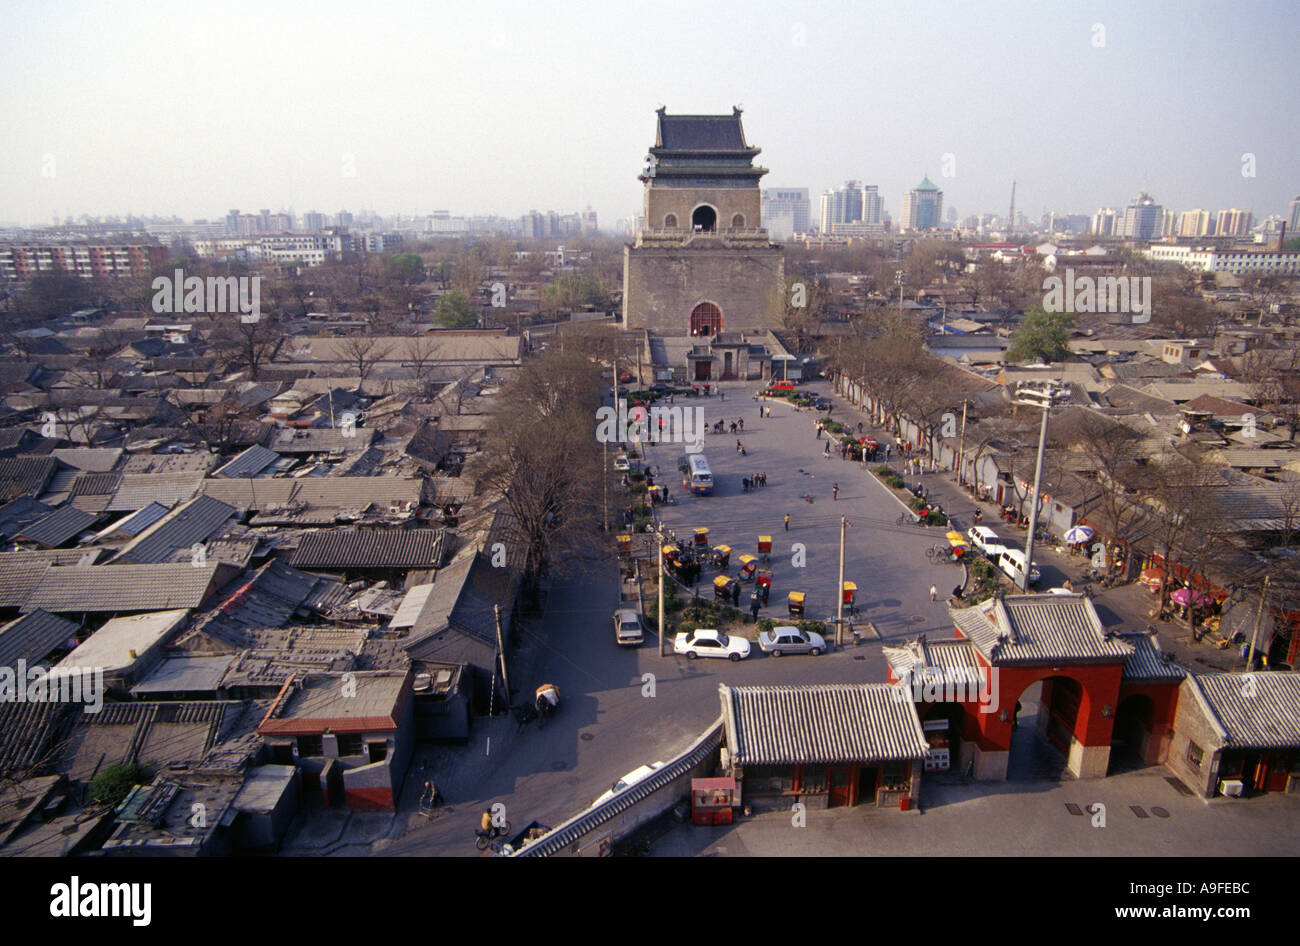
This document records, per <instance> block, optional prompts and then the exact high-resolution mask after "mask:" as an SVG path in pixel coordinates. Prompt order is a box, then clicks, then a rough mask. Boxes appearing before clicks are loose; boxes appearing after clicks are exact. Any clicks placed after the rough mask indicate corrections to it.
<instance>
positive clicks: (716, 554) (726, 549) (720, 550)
mask: <svg viewBox="0 0 1300 946" xmlns="http://www.w3.org/2000/svg"><path fill="white" fill-rule="evenodd" d="M712 562H713V564H714V565H715V566H716V567H718V568H726V567H727V566H728V565H730V564H731V546H730V545H715V546H714V547H713V555H712Z"/></svg>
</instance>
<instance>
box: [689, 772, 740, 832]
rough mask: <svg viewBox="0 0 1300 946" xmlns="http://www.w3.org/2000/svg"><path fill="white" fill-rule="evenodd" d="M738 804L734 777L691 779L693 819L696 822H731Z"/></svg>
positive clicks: (707, 823) (706, 823) (708, 823)
mask: <svg viewBox="0 0 1300 946" xmlns="http://www.w3.org/2000/svg"><path fill="white" fill-rule="evenodd" d="M736 804H737V799H736V780H735V779H734V778H693V779H691V821H692V822H694V823H695V824H704V825H711V824H731V823H732V819H733V817H734V809H735V806H736Z"/></svg>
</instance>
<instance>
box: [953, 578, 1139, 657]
mask: <svg viewBox="0 0 1300 946" xmlns="http://www.w3.org/2000/svg"><path fill="white" fill-rule="evenodd" d="M949 613H950V614H951V615H952V618H953V623H954V624H955V625H956V626H957V629H958V630H959V631H961V632H962V634H963V635H964V636H966V637H969V638H970V639H971V641H972V642H973V643H974V644H975V646H976V647H977V648H978V649H979V651H980V653H981V654H983V655H984V658H985V659H986V660H988V661H989V663H991V664H995V665H997V664H1001V665H1010V664H1042V663H1051V662H1054V661H1067V662H1070V663H1116V662H1120V661H1123V660H1126V659H1128V658H1129V657H1131V656H1132V655H1133V645H1132V644H1130V643H1127V642H1126V641H1125V640H1124V639H1123V638H1122V637H1118V636H1116V635H1113V634H1110V633H1108V632H1107V631H1106V629H1105V628H1104V627H1103V626H1102V623H1101V619H1100V618H1099V617H1098V616H1097V611H1096V609H1094V608H1093V606H1092V601H1091V600H1089V599H1088V598H1086V597H1084V596H1083V595H1045V594H1044V595H1008V596H1007V597H1006V598H1003V599H1001V600H999V599H997V598H992V599H990V600H988V601H985V602H983V603H982V604H978V605H975V606H974V607H970V608H961V609H959V610H953V611H950V612H949Z"/></svg>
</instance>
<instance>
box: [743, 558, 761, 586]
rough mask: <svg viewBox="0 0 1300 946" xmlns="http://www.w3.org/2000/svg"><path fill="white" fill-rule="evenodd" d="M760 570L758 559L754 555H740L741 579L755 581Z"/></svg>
mask: <svg viewBox="0 0 1300 946" xmlns="http://www.w3.org/2000/svg"><path fill="white" fill-rule="evenodd" d="M757 571H758V559H757V558H756V557H755V556H753V555H742V556H740V580H741V581H753V580H754V574H755V573H756V572H757Z"/></svg>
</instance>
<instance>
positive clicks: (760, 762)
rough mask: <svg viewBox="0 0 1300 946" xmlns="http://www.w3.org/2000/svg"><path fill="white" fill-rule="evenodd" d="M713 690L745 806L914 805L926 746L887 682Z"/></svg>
mask: <svg viewBox="0 0 1300 946" xmlns="http://www.w3.org/2000/svg"><path fill="white" fill-rule="evenodd" d="M718 689H719V695H720V698H721V701H722V709H723V717H724V731H725V735H726V750H727V751H726V753H725V755H724V771H726V772H727V774H728V775H730V776H732V777H734V778H735V779H736V781H737V784H738V785H739V786H740V791H741V796H742V799H743V802H744V804H745V805H746V806H748V807H749V808H751V809H753V810H760V811H761V810H776V809H789V808H790V807H791V806H792V805H794V804H795V803H802V804H803V805H805V806H806V807H807V808H809V809H818V808H841V807H852V806H857V805H871V806H876V807H882V808H902V809H904V810H906V809H908V808H911V807H913V803H912V799H914V798H916V797H917V794H918V793H919V791H920V785H921V772H922V771H923V770H924V768H925V765H924V762H925V758H926V753H927V751H928V745H927V743H926V740H925V735H924V733H923V731H922V728H921V723H920V720H919V719H918V718H917V715H916V708H915V706H914V705H913V704H912V703H911V702H910V701H908V700H900V699H898V697H897V695H896V693H894V692H893V689H892V688H891V687H889V686H888V685H886V684H860V685H858V684H854V685H826V686H807V687H789V686H786V687H728V686H725V685H723V686H720V687H719V688H718Z"/></svg>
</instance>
